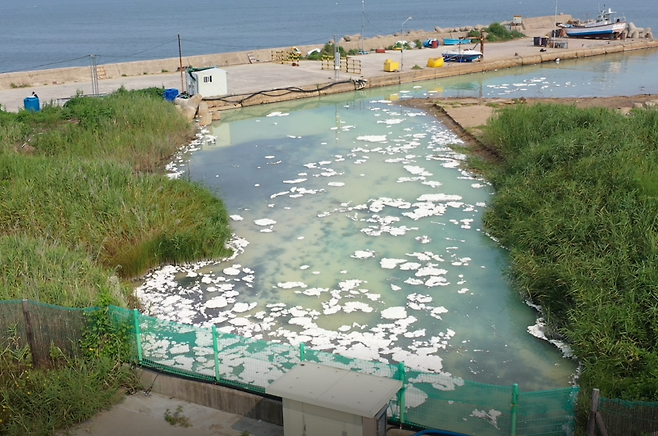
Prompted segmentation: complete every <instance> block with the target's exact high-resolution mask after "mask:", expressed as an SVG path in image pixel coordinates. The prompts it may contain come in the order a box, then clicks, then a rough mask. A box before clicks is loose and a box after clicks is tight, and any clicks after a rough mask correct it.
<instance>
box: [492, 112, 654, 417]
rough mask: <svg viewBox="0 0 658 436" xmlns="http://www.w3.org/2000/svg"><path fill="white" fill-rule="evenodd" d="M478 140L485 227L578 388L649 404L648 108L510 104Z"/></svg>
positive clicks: (651, 326)
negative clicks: (490, 156) (563, 354)
mask: <svg viewBox="0 0 658 436" xmlns="http://www.w3.org/2000/svg"><path fill="white" fill-rule="evenodd" d="M484 142H485V143H486V144H487V145H488V146H489V147H492V148H493V149H494V150H495V151H496V152H497V153H498V154H499V155H500V157H501V162H500V163H497V164H495V165H489V166H487V167H486V169H485V172H486V175H487V177H488V178H489V180H491V182H492V183H493V185H494V186H495V188H496V192H497V193H496V195H495V196H494V197H493V204H492V207H491V208H490V209H489V210H488V212H487V214H486V216H485V222H486V226H487V228H488V229H489V231H490V232H491V233H492V235H493V236H494V237H496V238H498V239H499V240H500V243H501V244H502V245H503V246H505V247H507V248H508V249H509V251H510V268H511V275H512V277H513V279H514V282H515V284H516V286H517V287H518V289H519V290H520V291H521V292H522V293H523V294H524V295H525V296H527V297H528V298H530V299H531V300H532V301H534V302H535V303H538V304H541V305H542V307H543V310H544V312H545V315H546V317H547V319H548V321H549V323H550V326H551V328H552V331H553V334H554V335H555V336H559V337H563V338H565V339H566V340H567V341H568V342H569V344H570V345H571V346H572V348H573V350H574V352H575V355H576V356H577V357H578V359H579V361H580V362H581V363H582V366H583V368H582V374H581V376H580V385H581V387H582V391H581V392H583V394H584V395H585V396H588V395H589V392H591V389H592V388H599V389H600V390H601V395H602V396H604V397H606V398H620V399H625V400H638V401H657V400H658V390H657V389H656V386H658V372H657V370H656V369H657V368H658V111H656V110H635V111H633V112H632V113H631V115H630V116H625V115H622V114H620V113H617V112H613V111H609V110H606V109H599V108H590V109H577V108H575V107H572V106H562V105H534V106H528V105H524V104H517V105H514V106H512V107H508V108H504V109H502V110H501V111H500V112H498V114H497V116H496V117H495V118H494V119H493V120H492V121H490V122H489V124H488V125H487V126H486V128H485V131H484ZM583 403H584V402H581V403H580V406H581V407H583V406H585V405H584V404H583Z"/></svg>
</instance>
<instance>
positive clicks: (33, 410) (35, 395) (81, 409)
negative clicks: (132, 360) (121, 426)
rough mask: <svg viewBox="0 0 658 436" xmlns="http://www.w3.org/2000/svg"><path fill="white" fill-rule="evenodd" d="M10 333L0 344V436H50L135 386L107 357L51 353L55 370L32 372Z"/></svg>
mask: <svg viewBox="0 0 658 436" xmlns="http://www.w3.org/2000/svg"><path fill="white" fill-rule="evenodd" d="M3 333H5V332H3ZM8 333H9V334H3V336H5V337H7V338H8V339H7V340H5V341H4V342H2V343H0V392H1V393H2V395H1V396H0V407H1V409H0V434H2V435H6V436H20V435H28V434H29V435H35V436H48V435H52V434H54V433H55V432H56V431H57V430H59V429H63V428H69V427H71V426H73V425H75V424H77V423H80V422H83V421H85V420H87V419H89V418H91V417H92V416H94V415H95V414H96V413H97V412H98V411H99V410H103V409H106V408H108V407H110V406H112V405H113V404H116V403H117V402H119V401H121V398H122V395H123V394H122V392H123V391H124V390H126V389H128V390H132V389H134V388H135V387H136V386H137V385H138V382H137V380H136V378H135V376H134V374H133V373H132V372H131V371H130V370H129V369H128V368H127V367H124V366H121V365H117V362H116V361H115V360H114V359H112V358H109V357H105V356H100V357H97V358H94V359H69V358H67V357H65V356H63V355H62V354H61V353H59V354H58V350H56V349H53V350H52V352H51V355H52V358H53V361H54V362H55V363H56V369H54V370H48V371H45V370H39V369H35V368H33V367H32V365H31V362H30V352H29V349H28V348H27V346H24V347H21V346H20V345H19V340H18V333H17V331H16V330H13V331H10V332H8Z"/></svg>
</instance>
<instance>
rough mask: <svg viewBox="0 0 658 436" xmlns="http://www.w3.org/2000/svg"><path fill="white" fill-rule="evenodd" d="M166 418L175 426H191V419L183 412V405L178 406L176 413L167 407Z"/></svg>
mask: <svg viewBox="0 0 658 436" xmlns="http://www.w3.org/2000/svg"><path fill="white" fill-rule="evenodd" d="M164 419H165V421H167V422H168V423H169V424H171V425H173V426H174V427H176V426H179V427H191V426H192V424H191V423H190V419H189V418H188V417H187V416H185V415H184V414H183V406H178V407H177V408H176V411H175V412H174V413H171V410H169V409H167V410H166V411H165V414H164Z"/></svg>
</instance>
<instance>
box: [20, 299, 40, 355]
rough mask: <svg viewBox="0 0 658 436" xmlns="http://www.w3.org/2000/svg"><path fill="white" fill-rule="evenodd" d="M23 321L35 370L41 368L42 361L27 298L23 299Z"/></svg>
mask: <svg viewBox="0 0 658 436" xmlns="http://www.w3.org/2000/svg"><path fill="white" fill-rule="evenodd" d="M23 319H24V320H25V333H26V335H27V343H28V345H29V346H30V353H31V354H32V364H33V365H34V367H35V368H40V367H41V361H40V359H39V350H37V344H36V341H35V340H34V330H33V329H32V318H31V316H30V307H29V302H28V301H27V300H26V299H25V298H24V299H23Z"/></svg>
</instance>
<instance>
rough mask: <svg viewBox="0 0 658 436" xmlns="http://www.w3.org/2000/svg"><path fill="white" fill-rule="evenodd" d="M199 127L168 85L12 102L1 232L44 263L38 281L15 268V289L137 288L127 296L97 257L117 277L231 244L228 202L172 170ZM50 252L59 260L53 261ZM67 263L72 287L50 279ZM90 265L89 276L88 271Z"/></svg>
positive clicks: (71, 296)
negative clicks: (18, 105)
mask: <svg viewBox="0 0 658 436" xmlns="http://www.w3.org/2000/svg"><path fill="white" fill-rule="evenodd" d="M192 133H193V130H192V128H191V126H190V125H189V124H188V123H186V122H185V121H184V120H183V119H182V117H181V116H180V115H179V114H178V112H177V111H176V110H175V108H174V106H173V105H171V104H169V103H167V102H165V101H164V99H163V98H162V94H161V90H146V91H140V92H129V91H126V90H119V91H118V92H116V93H114V94H112V95H109V96H107V97H105V98H82V97H80V98H74V99H72V100H71V101H69V102H68V103H67V104H66V105H65V107H64V108H57V107H48V108H46V109H45V110H43V111H41V112H37V113H30V112H27V111H22V112H20V113H19V114H7V113H1V114H0V144H1V145H0V181H1V183H0V236H2V235H4V236H6V237H8V238H9V239H6V241H5V243H6V244H13V245H14V246H15V248H17V249H16V252H17V253H22V254H23V256H24V258H23V259H22V260H20V259H17V260H16V261H18V262H24V263H25V264H27V265H30V268H36V269H37V270H36V271H35V272H34V274H33V271H31V270H30V272H28V275H31V276H33V278H31V279H30V282H31V287H30V288H29V289H30V290H29V292H28V291H23V292H21V291H20V289H21V282H20V280H18V278H13V279H11V281H6V283H7V284H5V286H4V290H3V295H5V296H7V298H32V299H35V300H38V301H42V302H47V303H53V304H61V305H64V306H74V307H80V306H93V305H94V301H98V300H97V298H100V297H101V296H103V300H104V301H111V302H113V303H115V304H119V305H122V304H121V303H122V302H124V301H125V298H127V295H126V294H127V293H128V292H129V291H128V289H127V288H123V294H124V297H123V298H118V296H117V295H111V294H108V292H109V290H108V285H107V283H106V282H107V278H105V279H103V278H101V277H99V276H97V274H99V273H98V270H96V269H95V268H100V269H102V270H103V271H104V273H105V277H111V276H113V275H118V276H120V277H123V278H132V277H135V276H137V275H140V274H142V273H144V272H145V271H146V270H148V269H149V268H153V267H155V266H157V265H160V264H162V263H165V262H171V263H182V262H189V261H194V260H199V259H205V258H218V257H224V256H226V255H228V254H230V252H229V250H228V249H226V248H225V242H226V240H227V239H228V237H229V236H230V230H229V227H228V217H227V213H226V210H225V208H224V205H223V203H222V201H221V200H219V199H217V198H215V197H214V196H213V195H212V194H211V193H210V192H208V191H207V190H206V189H204V188H202V187H201V186H199V185H196V184H193V183H189V182H186V181H181V180H170V179H169V178H168V177H166V176H164V175H161V174H160V173H161V172H162V171H163V167H164V165H165V163H166V162H168V158H170V157H171V156H172V154H173V153H174V152H175V151H176V150H178V148H179V147H180V146H181V145H182V144H185V143H187V142H189V140H190V138H191V134H192ZM24 144H26V145H24ZM28 145H29V152H25V148H26V147H27V146H28ZM23 243H25V244H27V245H26V246H25V247H23V248H22V249H20V245H21V244H23ZM16 246H19V247H16ZM46 252H47V253H49V255H48V256H42V255H40V253H46ZM50 261H54V262H57V263H56V264H54V265H52V269H51V266H50V265H49V264H48V262H50ZM1 262H2V264H0V267H2V266H6V269H11V268H12V267H11V266H10V264H9V262H6V263H5V260H4V259H3V261H1ZM72 265H73V266H72ZM58 268H59V269H60V270H61V271H64V272H65V273H59V274H57V276H58V277H59V276H63V275H69V276H70V280H66V279H65V278H64V277H62V280H64V281H63V282H62V283H63V284H62V290H63V291H65V292H62V293H60V294H57V293H55V292H53V290H52V289H51V288H52V285H51V282H49V281H48V280H47V276H48V275H50V274H52V273H53V271H54V270H57V269H58ZM76 268H79V270H78V269H76ZM85 270H86V271H88V272H89V277H86V278H85V279H89V281H88V282H84V281H78V279H80V277H77V276H78V275H84V271H85ZM101 276H102V274H101ZM37 277H38V278H39V279H37ZM82 283H84V285H83V284H82ZM81 286H84V289H87V292H88V295H89V298H84V293H85V292H84V291H83V290H81ZM115 294H116V292H115ZM108 295H110V298H105V297H107V296H108ZM124 304H125V303H124Z"/></svg>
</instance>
